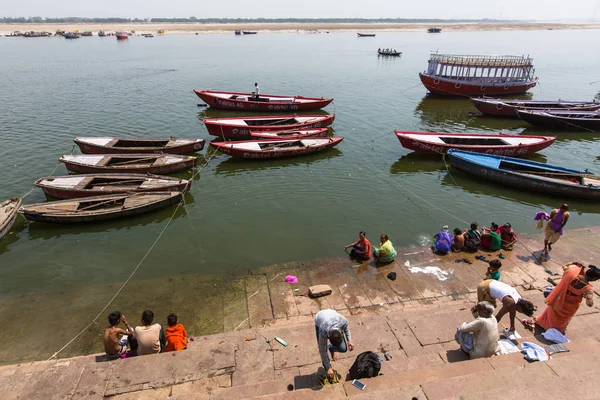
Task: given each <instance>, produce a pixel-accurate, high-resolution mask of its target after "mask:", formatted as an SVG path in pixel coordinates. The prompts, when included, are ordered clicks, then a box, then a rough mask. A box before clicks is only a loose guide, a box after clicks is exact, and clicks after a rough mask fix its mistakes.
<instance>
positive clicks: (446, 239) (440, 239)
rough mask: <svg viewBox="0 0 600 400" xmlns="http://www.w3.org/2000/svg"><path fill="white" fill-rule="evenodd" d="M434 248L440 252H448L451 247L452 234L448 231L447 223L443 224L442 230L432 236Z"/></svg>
mask: <svg viewBox="0 0 600 400" xmlns="http://www.w3.org/2000/svg"><path fill="white" fill-rule="evenodd" d="M433 240H434V245H433V246H434V249H435V251H436V252H438V253H440V254H448V252H449V251H450V249H451V247H452V235H451V234H450V233H449V232H448V225H444V226H443V227H442V230H441V231H439V232H438V233H436V234H435V236H434V237H433Z"/></svg>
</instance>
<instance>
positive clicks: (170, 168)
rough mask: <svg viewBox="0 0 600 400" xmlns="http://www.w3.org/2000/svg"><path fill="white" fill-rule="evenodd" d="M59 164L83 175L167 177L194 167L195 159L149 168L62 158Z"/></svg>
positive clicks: (189, 158) (188, 158) (190, 158)
mask: <svg viewBox="0 0 600 400" xmlns="http://www.w3.org/2000/svg"><path fill="white" fill-rule="evenodd" d="M59 161H60V162H62V163H64V164H65V167H67V169H68V170H69V171H71V172H78V173H83V174H93V173H111V172H117V173H132V174H155V175H168V174H173V173H175V172H179V171H184V170H187V169H191V168H193V167H194V166H195V165H196V158H195V157H187V158H186V159H184V160H182V161H180V162H177V163H172V164H164V165H149V166H138V165H121V166H119V165H108V166H97V165H89V164H83V163H79V162H76V161H69V160H65V159H63V158H62V157H61V158H60V159H59Z"/></svg>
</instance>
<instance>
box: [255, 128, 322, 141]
mask: <svg viewBox="0 0 600 400" xmlns="http://www.w3.org/2000/svg"><path fill="white" fill-rule="evenodd" d="M328 135H329V128H317V129H292V130H288V131H286V130H283V131H273V132H265V131H250V136H251V137H252V138H253V139H306V138H309V137H310V138H312V137H327V136H328Z"/></svg>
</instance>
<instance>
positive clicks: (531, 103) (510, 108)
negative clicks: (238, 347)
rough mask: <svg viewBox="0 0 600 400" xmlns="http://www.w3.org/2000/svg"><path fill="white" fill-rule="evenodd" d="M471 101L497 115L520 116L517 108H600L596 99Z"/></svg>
mask: <svg viewBox="0 0 600 400" xmlns="http://www.w3.org/2000/svg"><path fill="white" fill-rule="evenodd" d="M471 101H472V102H473V105H474V106H475V108H477V110H479V112H481V113H483V114H486V115H492V116H495V117H513V118H519V115H518V114H517V110H524V111H532V110H544V111H559V110H569V111H595V110H598V109H600V103H598V102H596V101H564V100H557V101H552V100H549V101H548V100H520V99H506V100H504V99H496V98H493V97H472V98H471Z"/></svg>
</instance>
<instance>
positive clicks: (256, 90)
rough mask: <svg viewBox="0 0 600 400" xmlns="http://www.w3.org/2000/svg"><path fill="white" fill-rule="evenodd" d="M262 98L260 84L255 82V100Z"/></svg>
mask: <svg viewBox="0 0 600 400" xmlns="http://www.w3.org/2000/svg"><path fill="white" fill-rule="evenodd" d="M259 96H260V88H259V87H258V82H254V98H255V99H257V100H258V97H259Z"/></svg>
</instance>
